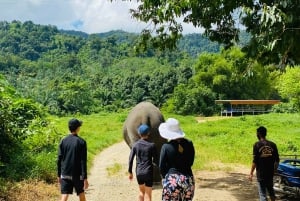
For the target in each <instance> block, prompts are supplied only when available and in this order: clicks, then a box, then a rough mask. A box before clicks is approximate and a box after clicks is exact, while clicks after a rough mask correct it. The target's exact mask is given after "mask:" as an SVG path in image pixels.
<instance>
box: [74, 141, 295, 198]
mask: <svg viewBox="0 0 300 201" xmlns="http://www.w3.org/2000/svg"><path fill="white" fill-rule="evenodd" d="M129 151H130V150H129V148H128V146H127V145H126V144H125V142H121V143H117V144H115V145H113V146H111V147H109V148H107V149H105V150H104V151H102V152H101V153H100V154H99V155H98V156H97V157H96V158H95V160H94V164H93V167H92V169H91V172H90V175H89V183H90V187H89V189H88V190H87V192H86V197H87V201H135V200H137V195H138V186H137V183H136V181H135V180H133V181H132V182H130V181H129V180H128V177H127V168H128V165H127V164H128V161H127V160H128V157H129ZM220 166H221V165H220ZM232 169H233V170H232V171H228V172H225V171H197V172H194V174H195V178H196V190H195V196H194V200H193V201H258V196H257V187H256V182H255V181H254V182H249V181H248V179H247V176H248V173H249V167H232ZM109 173H111V174H109ZM152 196H153V199H152V200H153V201H159V200H161V186H160V185H157V186H154V189H153V194H152ZM69 200H71V201H77V200H78V197H77V196H75V195H72V196H70V199H69ZM296 200H297V199H296ZM277 201H295V199H277Z"/></svg>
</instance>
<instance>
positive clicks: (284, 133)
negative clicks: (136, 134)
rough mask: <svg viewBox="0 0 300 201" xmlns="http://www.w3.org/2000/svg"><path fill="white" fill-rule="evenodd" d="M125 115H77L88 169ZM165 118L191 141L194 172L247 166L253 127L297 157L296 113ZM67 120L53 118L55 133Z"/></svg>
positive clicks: (299, 118)
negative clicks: (174, 120) (172, 120)
mask: <svg viewBox="0 0 300 201" xmlns="http://www.w3.org/2000/svg"><path fill="white" fill-rule="evenodd" d="M127 114H128V112H126V111H125V112H120V113H101V114H94V115H89V116H78V117H77V118H79V119H81V120H83V122H84V123H83V126H82V128H81V133H80V135H81V136H82V137H84V138H85V139H86V140H87V143H88V155H89V167H90V166H91V161H92V159H93V157H94V156H95V155H96V154H98V153H99V152H100V151H101V150H102V149H104V148H106V147H108V146H110V145H111V144H113V143H116V142H120V141H121V140H123V138H122V126H123V122H124V121H125V119H126V116H127ZM164 116H165V118H166V119H167V118H169V117H175V118H177V119H178V120H179V121H180V123H181V127H182V129H183V130H184V132H185V133H186V137H187V138H189V139H191V140H192V141H193V142H194V146H195V149H196V158H195V163H194V166H193V168H194V169H199V170H202V169H211V170H215V169H218V168H220V167H218V165H217V164H241V165H250V164H251V160H252V145H253V143H254V142H255V141H256V140H257V138H256V128H257V127H258V126H261V125H263V126H265V127H266V128H267V129H268V134H267V138H268V139H270V140H272V141H274V142H275V143H277V146H278V149H279V152H280V154H281V155H283V154H300V126H299V122H300V114H263V115H247V116H240V117H226V118H222V119H220V118H219V117H216V118H215V119H216V120H213V119H214V118H207V119H206V118H201V121H199V118H198V117H195V116H178V115H172V114H164ZM70 118H71V117H63V118H53V123H54V124H55V125H56V127H57V130H58V132H61V133H66V134H67V133H68V130H67V121H68V120H69V119H70Z"/></svg>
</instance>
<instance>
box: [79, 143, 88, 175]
mask: <svg viewBox="0 0 300 201" xmlns="http://www.w3.org/2000/svg"><path fill="white" fill-rule="evenodd" d="M80 163H81V176H82V178H83V179H87V145H86V142H85V141H84V143H83V147H82V151H81V162H80Z"/></svg>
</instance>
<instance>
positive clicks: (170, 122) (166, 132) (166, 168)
mask: <svg viewBox="0 0 300 201" xmlns="http://www.w3.org/2000/svg"><path fill="white" fill-rule="evenodd" d="M158 130H159V133H160V136H161V137H163V138H165V139H168V140H169V142H168V143H166V144H164V145H163V146H162V148H161V153H160V160H159V168H160V173H161V175H162V178H163V181H162V185H163V192H162V200H163V201H169V200H170V201H171V200H172V201H174V200H178V201H191V200H192V199H193V197H194V190H195V181H194V177H193V172H192V165H193V163H194V157H195V149H194V145H193V143H192V141H190V140H188V139H186V138H184V136H185V134H184V132H183V131H182V130H181V128H180V126H179V122H178V120H177V119H174V118H169V119H167V121H166V122H164V123H161V124H160V126H159V128H158Z"/></svg>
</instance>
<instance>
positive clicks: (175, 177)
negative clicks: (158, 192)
mask: <svg viewBox="0 0 300 201" xmlns="http://www.w3.org/2000/svg"><path fill="white" fill-rule="evenodd" d="M194 191H195V181H194V178H193V177H191V176H185V175H182V174H167V175H166V176H165V178H164V179H163V192H162V201H191V200H192V199H193V197H194Z"/></svg>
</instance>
